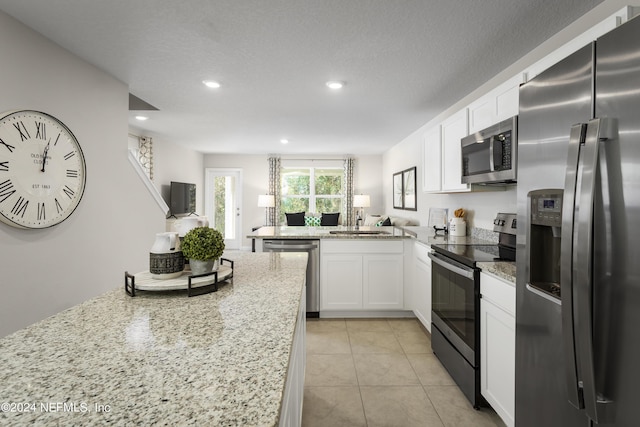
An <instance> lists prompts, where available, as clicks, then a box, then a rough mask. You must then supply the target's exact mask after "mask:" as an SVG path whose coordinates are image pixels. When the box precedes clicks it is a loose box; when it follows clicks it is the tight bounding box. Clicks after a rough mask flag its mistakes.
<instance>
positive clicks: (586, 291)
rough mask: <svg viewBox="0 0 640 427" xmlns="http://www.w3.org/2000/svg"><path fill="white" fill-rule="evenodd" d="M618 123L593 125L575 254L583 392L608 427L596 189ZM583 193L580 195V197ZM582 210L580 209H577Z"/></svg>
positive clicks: (590, 411)
mask: <svg viewBox="0 0 640 427" xmlns="http://www.w3.org/2000/svg"><path fill="white" fill-rule="evenodd" d="M614 124H615V122H614V120H613V119H610V118H600V119H593V120H590V121H589V125H588V127H587V134H586V139H585V144H584V147H583V149H582V151H583V154H582V162H581V165H580V167H579V168H578V173H579V176H578V186H577V187H578V188H577V189H576V190H577V191H576V197H579V200H578V202H579V208H577V220H578V221H577V222H576V223H575V225H574V227H576V228H577V232H576V233H575V246H574V248H575V251H574V252H573V272H572V274H573V280H574V281H573V283H574V285H575V288H574V292H575V296H576V298H575V301H574V303H575V305H574V308H575V312H576V316H575V325H574V327H575V334H576V348H577V350H578V352H579V354H580V367H579V370H578V375H579V381H581V383H582V385H583V388H582V394H583V398H584V407H585V411H586V414H587V416H588V417H589V418H591V419H592V420H593V421H594V422H595V423H607V422H609V421H610V420H609V419H607V418H608V417H607V412H609V411H607V409H608V407H607V405H608V406H609V407H610V406H611V405H609V404H610V403H612V401H610V400H608V399H607V398H606V397H604V396H602V395H601V394H600V393H598V391H597V390H596V381H595V369H594V366H595V365H594V357H593V355H594V352H593V348H594V347H593V298H592V295H593V285H594V284H593V274H592V273H593V213H594V209H593V206H594V197H595V188H596V178H597V168H598V152H599V147H600V144H601V143H603V142H605V141H607V140H608V139H610V138H612V137H613V136H614V135H615V128H614ZM578 191H579V193H578ZM576 206H578V205H576Z"/></svg>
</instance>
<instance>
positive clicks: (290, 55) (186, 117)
mask: <svg viewBox="0 0 640 427" xmlns="http://www.w3.org/2000/svg"><path fill="white" fill-rule="evenodd" d="M601 1H602V0H556V1H549V0H268V1H265V0H189V1H176V0H130V1H126V0H109V1H104V0H103V1H98V0H93V1H89V0H20V1H15V0H0V10H3V11H4V12H6V13H8V14H9V15H12V16H13V17H15V18H16V19H18V20H19V21H22V22H23V23H25V24H26V25H28V26H29V27H31V28H33V29H35V30H36V31H38V32H40V33H42V34H43V35H45V36H46V37H48V38H49V39H51V40H53V41H55V42H56V43H58V44H59V45H61V46H63V47H65V48H66V49H68V50H70V51H71V52H73V53H75V54H76V55H78V56H80V57H82V58H84V59H85V60H86V61H88V62H90V63H92V64H94V65H96V66H97V67H99V68H101V69H103V70H105V71H107V72H108V73H109V74H111V75H113V76H115V77H116V78H118V79H119V80H121V81H123V82H125V83H127V84H128V85H129V90H130V92H131V93H132V94H133V95H135V96H137V97H139V98H141V99H142V100H144V101H146V102H148V103H150V104H152V105H153V106H155V107H157V108H158V109H159V111H151V112H147V113H146V115H148V116H149V117H150V119H149V120H147V121H146V122H144V123H142V124H141V123H140V122H137V121H136V120H135V119H134V118H133V116H134V115H135V112H132V113H131V114H130V116H131V119H130V120H131V121H130V123H131V125H132V126H134V127H137V128H140V129H142V130H143V131H145V132H146V133H147V134H149V135H152V136H153V135H156V136H161V137H162V139H163V140H167V141H172V142H175V143H179V144H183V145H185V146H188V147H190V148H193V149H196V150H199V151H202V152H207V153H214V152H216V153H283V154H286V153H315V154H341V153H351V154H378V153H382V152H384V151H385V150H386V149H388V148H389V147H391V146H393V145H395V144H396V143H398V142H399V141H400V140H402V139H403V138H405V137H406V136H407V135H409V134H410V133H412V132H413V131H414V130H416V129H417V128H419V127H420V126H422V125H423V124H425V123H426V122H428V121H429V120H430V119H432V118H433V117H435V116H436V115H437V114H438V113H440V112H441V111H443V110H445V109H446V108H448V107H449V106H451V105H452V104H454V103H455V102H456V101H458V100H459V99H461V98H462V97H464V96H465V95H467V94H468V93H469V92H471V91H472V90H474V89H475V88H477V87H478V86H480V85H482V84H483V83H485V82H486V81H487V80H489V79H490V78H492V77H493V76H494V75H495V74H497V73H499V72H500V71H501V69H502V68H504V66H506V65H510V64H512V63H513V62H515V61H516V60H518V59H519V58H521V57H522V56H523V55H525V54H526V53H527V52H529V51H530V50H531V49H533V48H534V47H536V46H537V45H539V44H540V43H542V42H543V41H544V40H546V39H547V38H549V37H550V36H552V35H553V34H555V33H557V32H558V31H560V30H561V29H562V28H564V27H565V26H566V25H568V24H569V23H571V22H572V21H574V20H575V19H577V18H578V17H580V16H582V15H583V14H584V13H586V12H587V11H588V10H590V9H591V8H593V7H594V6H595V5H597V4H598V3H600V2H601ZM204 79H211V80H217V81H219V82H220V83H221V85H222V87H221V88H219V89H216V90H211V89H208V88H206V87H205V86H204V85H203V84H202V80H204ZM327 80H342V81H345V82H346V85H345V87H344V89H343V90H342V91H340V92H333V91H330V90H329V89H327V88H326V87H325V85H324V83H325V82H326V81H327ZM281 138H287V139H289V140H290V143H289V144H288V145H286V146H284V145H282V144H280V142H279V140H280V139H281Z"/></svg>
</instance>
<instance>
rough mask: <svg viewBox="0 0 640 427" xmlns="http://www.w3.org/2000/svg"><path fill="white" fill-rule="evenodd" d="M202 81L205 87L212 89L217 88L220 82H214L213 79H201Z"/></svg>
mask: <svg viewBox="0 0 640 427" xmlns="http://www.w3.org/2000/svg"><path fill="white" fill-rule="evenodd" d="M202 83H204V84H205V86H206V87H210V88H213V89H217V88H219V87H220V83H218V82H215V81H213V80H203V81H202Z"/></svg>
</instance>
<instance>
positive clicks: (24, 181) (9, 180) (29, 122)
mask: <svg viewBox="0 0 640 427" xmlns="http://www.w3.org/2000/svg"><path fill="white" fill-rule="evenodd" d="M85 172H86V166H85V161H84V155H83V154H82V149H81V148H80V145H79V144H78V140H77V139H76V138H75V136H73V133H71V131H70V130H69V129H68V128H67V127H66V126H65V125H64V124H63V123H62V122H61V121H59V120H58V119H56V118H55V117H53V116H50V115H48V114H46V113H40V112H37V111H29V110H24V111H15V112H11V113H5V114H3V115H2V118H0V221H2V222H5V223H7V224H9V225H12V226H14V227H18V228H46V227H51V226H53V225H56V224H59V223H60V222H62V221H64V220H65V219H67V218H68V217H69V215H71V214H72V213H73V211H74V210H75V209H76V207H77V206H78V203H80V199H81V198H82V195H83V193H84V186H85V180H86V175H85Z"/></svg>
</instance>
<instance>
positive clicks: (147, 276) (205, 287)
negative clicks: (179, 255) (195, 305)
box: [124, 258, 233, 297]
mask: <svg viewBox="0 0 640 427" xmlns="http://www.w3.org/2000/svg"><path fill="white" fill-rule="evenodd" d="M224 261H226V262H228V263H229V264H230V265H223V262H224ZM229 279H233V261H231V260H228V259H226V258H220V266H219V267H218V270H216V271H212V272H210V273H205V274H198V275H193V274H191V271H190V270H186V271H183V272H182V276H179V277H176V278H173V279H154V278H152V277H151V273H150V272H149V271H148V270H147V271H141V272H140V273H136V274H129V272H127V271H125V273H124V290H125V292H126V293H127V295H129V296H131V297H134V296H136V291H177V290H185V289H186V290H187V291H188V296H190V297H191V296H196V295H203V294H208V293H210V292H216V291H217V290H218V283H220V282H222V281H225V280H229Z"/></svg>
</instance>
